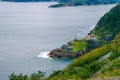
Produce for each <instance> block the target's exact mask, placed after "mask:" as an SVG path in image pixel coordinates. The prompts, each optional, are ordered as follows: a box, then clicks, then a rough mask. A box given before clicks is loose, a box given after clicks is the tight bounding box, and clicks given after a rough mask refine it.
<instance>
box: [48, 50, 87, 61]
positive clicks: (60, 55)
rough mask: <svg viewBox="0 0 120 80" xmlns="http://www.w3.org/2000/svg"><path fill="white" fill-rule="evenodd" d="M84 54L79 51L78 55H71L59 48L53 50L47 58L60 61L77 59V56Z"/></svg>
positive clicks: (71, 53)
mask: <svg viewBox="0 0 120 80" xmlns="http://www.w3.org/2000/svg"><path fill="white" fill-rule="evenodd" d="M84 53H85V52H84V51H81V52H79V53H73V52H71V51H68V50H63V49H61V48H57V49H53V50H52V51H51V52H50V53H49V54H48V56H49V57H51V58H62V59H66V58H77V57H79V56H82V55H83V54H84Z"/></svg>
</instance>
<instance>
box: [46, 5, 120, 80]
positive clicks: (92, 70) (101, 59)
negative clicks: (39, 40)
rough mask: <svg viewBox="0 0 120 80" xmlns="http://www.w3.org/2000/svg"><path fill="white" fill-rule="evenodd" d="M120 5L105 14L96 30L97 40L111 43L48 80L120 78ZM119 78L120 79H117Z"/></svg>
mask: <svg viewBox="0 0 120 80" xmlns="http://www.w3.org/2000/svg"><path fill="white" fill-rule="evenodd" d="M119 33H120V4H118V5H117V6H115V7H114V8H112V9H111V10H110V11H109V12H108V13H107V14H105V15H104V16H103V17H102V18H101V19H100V21H99V22H98V24H97V25H96V27H95V29H93V31H91V33H90V34H88V35H91V34H94V35H95V37H96V38H97V39H100V40H103V41H109V44H105V45H103V46H101V47H99V48H96V49H93V50H92V51H90V52H89V53H87V54H85V55H83V56H81V57H79V58H77V59H75V60H73V62H72V63H71V64H70V65H69V66H68V67H67V68H66V69H65V70H62V71H56V72H54V73H53V74H52V75H51V76H49V77H48V78H47V79H46V80H57V79H60V80H68V79H70V80H87V79H88V80H97V79H99V80H103V79H104V80H109V79H110V80H111V79H112V80H116V79H119V78H120V34H119ZM116 76H118V77H116Z"/></svg>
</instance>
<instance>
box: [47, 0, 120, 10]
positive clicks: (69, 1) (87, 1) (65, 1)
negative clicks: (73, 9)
mask: <svg viewBox="0 0 120 80" xmlns="http://www.w3.org/2000/svg"><path fill="white" fill-rule="evenodd" d="M119 2H120V0H58V3H59V4H55V5H51V6H49V7H54V8H55V7H64V6H79V5H98V4H115V3H119Z"/></svg>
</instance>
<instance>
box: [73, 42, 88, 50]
mask: <svg viewBox="0 0 120 80" xmlns="http://www.w3.org/2000/svg"><path fill="white" fill-rule="evenodd" d="M71 44H72V46H73V50H72V52H77V51H81V50H82V51H84V50H86V49H87V43H86V42H85V41H81V42H78V41H73V42H71Z"/></svg>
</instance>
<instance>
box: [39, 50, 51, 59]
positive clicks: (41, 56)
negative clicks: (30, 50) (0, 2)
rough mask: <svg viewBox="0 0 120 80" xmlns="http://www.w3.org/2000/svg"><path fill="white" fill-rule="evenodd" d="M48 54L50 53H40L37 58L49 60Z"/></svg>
mask: <svg viewBox="0 0 120 80" xmlns="http://www.w3.org/2000/svg"><path fill="white" fill-rule="evenodd" d="M48 53H49V51H44V52H40V54H39V55H37V57H40V58H49V56H48Z"/></svg>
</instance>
